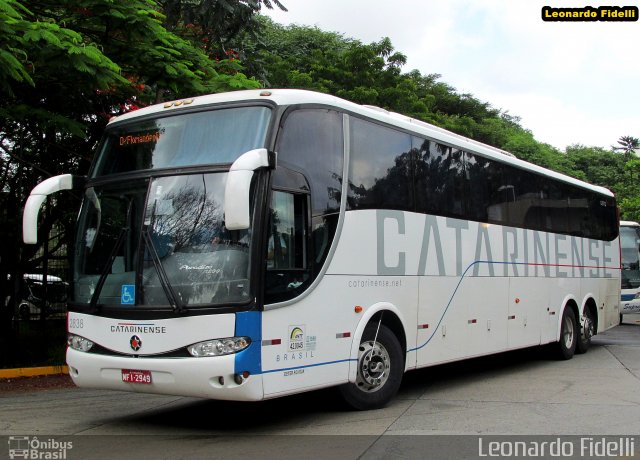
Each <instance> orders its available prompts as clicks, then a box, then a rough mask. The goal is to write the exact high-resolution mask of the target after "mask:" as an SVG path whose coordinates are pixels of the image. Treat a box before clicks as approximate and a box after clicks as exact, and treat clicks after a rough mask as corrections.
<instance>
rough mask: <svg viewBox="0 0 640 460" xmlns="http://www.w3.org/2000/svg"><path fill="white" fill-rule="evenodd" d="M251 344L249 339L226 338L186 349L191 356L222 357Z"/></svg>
mask: <svg viewBox="0 0 640 460" xmlns="http://www.w3.org/2000/svg"><path fill="white" fill-rule="evenodd" d="M250 343H251V339H250V338H249V337H228V338H226V339H214V340H206V341H204V342H198V343H195V344H193V345H189V346H188V347H187V348H188V350H189V353H191V356H196V357H203V356H223V355H230V354H233V353H238V352H239V351H242V350H244V349H245V348H247V347H248V346H249V344H250Z"/></svg>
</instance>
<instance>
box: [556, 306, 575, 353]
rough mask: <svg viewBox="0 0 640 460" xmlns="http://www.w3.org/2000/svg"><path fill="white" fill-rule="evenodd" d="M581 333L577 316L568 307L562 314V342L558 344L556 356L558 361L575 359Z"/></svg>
mask: <svg viewBox="0 0 640 460" xmlns="http://www.w3.org/2000/svg"><path fill="white" fill-rule="evenodd" d="M579 333H580V331H579V328H578V324H577V321H576V315H575V313H574V312H573V310H572V309H571V307H566V308H565V309H564V312H563V313H562V323H561V325H560V340H559V341H558V342H556V356H557V357H558V359H563V360H566V359H571V358H573V354H574V353H575V351H576V346H577V343H578V336H579Z"/></svg>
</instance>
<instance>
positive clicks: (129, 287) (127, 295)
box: [120, 284, 136, 305]
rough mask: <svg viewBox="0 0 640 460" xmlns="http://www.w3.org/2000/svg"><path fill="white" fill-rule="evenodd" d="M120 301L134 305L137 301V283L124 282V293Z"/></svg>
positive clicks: (123, 303)
mask: <svg viewBox="0 0 640 460" xmlns="http://www.w3.org/2000/svg"><path fill="white" fill-rule="evenodd" d="M120 303H121V304H122V305H134V304H135V303H136V286H135V284H123V285H122V293H121V295H120Z"/></svg>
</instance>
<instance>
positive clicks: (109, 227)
mask: <svg viewBox="0 0 640 460" xmlns="http://www.w3.org/2000/svg"><path fill="white" fill-rule="evenodd" d="M227 175H228V173H225V172H218V173H209V174H206V173H199V174H189V175H179V176H164V177H157V178H151V179H140V180H137V181H127V182H124V183H123V182H116V183H112V184H108V185H101V186H95V187H90V188H88V189H87V191H86V196H85V200H84V205H83V209H82V211H81V214H80V219H79V226H78V235H77V240H76V241H77V245H76V252H75V273H74V301H75V303H78V304H89V305H92V306H96V305H110V306H123V307H124V308H133V307H134V306H138V307H142V308H144V307H151V308H158V307H160V308H161V307H162V306H164V307H167V308H168V307H169V306H172V307H173V308H174V309H181V308H185V307H190V306H211V305H220V304H228V303H239V302H246V301H248V300H249V261H250V257H249V248H250V238H249V235H250V234H249V231H250V229H249V230H241V231H229V230H227V229H226V228H225V226H224V221H223V206H222V200H223V199H224V188H225V183H226V179H227Z"/></svg>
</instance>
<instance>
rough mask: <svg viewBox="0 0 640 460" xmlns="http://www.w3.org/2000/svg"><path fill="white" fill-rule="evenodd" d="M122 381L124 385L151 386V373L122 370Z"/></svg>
mask: <svg viewBox="0 0 640 460" xmlns="http://www.w3.org/2000/svg"><path fill="white" fill-rule="evenodd" d="M122 381H123V382H124V383H140V384H143V385H151V371H137V370H133V369H122Z"/></svg>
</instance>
